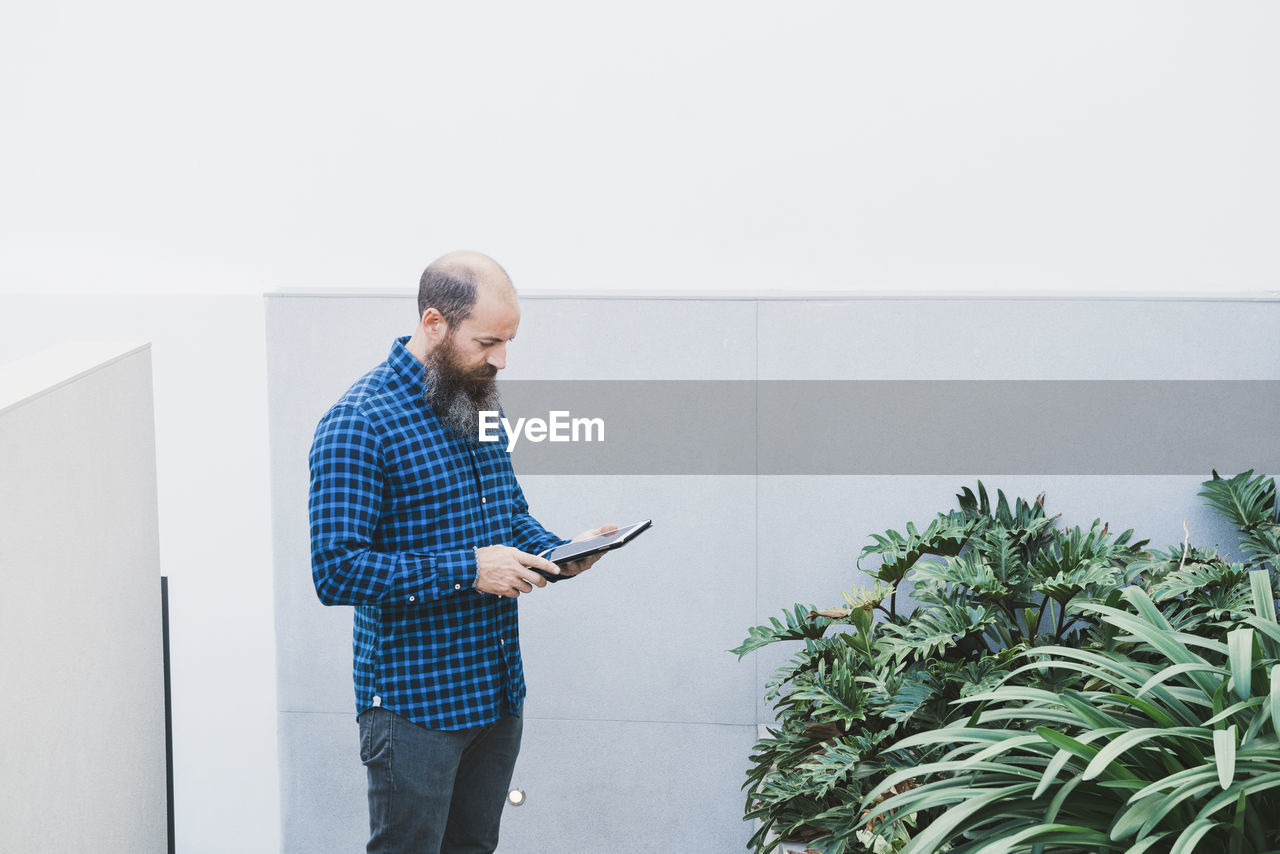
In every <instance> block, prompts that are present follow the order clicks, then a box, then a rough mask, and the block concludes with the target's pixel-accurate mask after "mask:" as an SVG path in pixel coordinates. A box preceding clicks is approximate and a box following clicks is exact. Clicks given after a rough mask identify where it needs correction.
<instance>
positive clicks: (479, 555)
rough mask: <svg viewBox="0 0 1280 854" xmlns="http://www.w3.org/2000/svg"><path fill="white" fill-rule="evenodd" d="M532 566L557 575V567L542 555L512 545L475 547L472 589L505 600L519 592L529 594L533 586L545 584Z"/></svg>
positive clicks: (558, 572) (558, 568) (545, 581)
mask: <svg viewBox="0 0 1280 854" xmlns="http://www.w3.org/2000/svg"><path fill="white" fill-rule="evenodd" d="M534 569H541V570H543V571H544V572H549V573H551V574H552V575H559V574H560V567H558V566H556V565H555V564H554V563H552V562H551V561H549V560H547V559H546V558H543V557H538V556H537V555H531V554H529V553H528V552H522V551H520V550H519V549H517V548H514V547H512V546H485V547H484V548H482V549H476V590H479V591H480V592H481V593H489V594H491V595H493V596H503V597H506V598H508V599H514V598H515V597H517V596H519V595H520V594H521V593H532V592H533V588H534V587H546V586H547V579H545V578H543V577H542V576H541V575H539V574H538V573H536V572H534V571H533V570H534Z"/></svg>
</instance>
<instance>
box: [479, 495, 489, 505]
mask: <svg viewBox="0 0 1280 854" xmlns="http://www.w3.org/2000/svg"><path fill="white" fill-rule="evenodd" d="M480 503H481V504H488V503H489V499H487V498H485V497H484V496H483V495H481V496H480Z"/></svg>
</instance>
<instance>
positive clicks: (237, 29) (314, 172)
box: [0, 0, 1280, 293]
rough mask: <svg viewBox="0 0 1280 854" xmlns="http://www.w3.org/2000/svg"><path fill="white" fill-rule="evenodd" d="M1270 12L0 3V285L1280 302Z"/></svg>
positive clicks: (1002, 5) (1013, 4)
mask: <svg viewBox="0 0 1280 854" xmlns="http://www.w3.org/2000/svg"><path fill="white" fill-rule="evenodd" d="M1278 31H1280V5H1277V4H1275V3H1273V2H1269V0H1247V1H1246V2H1219V3H1203V2H1193V0H1173V1H1172V2H1170V0H1145V2H1128V3H1111V2H1101V0H1076V2H1070V3H1065V2H1063V3H1024V2H1019V0H998V2H970V3H952V2H947V0H926V2H913V3H892V4H886V3H877V2H869V0H863V1H862V2H850V0H825V2H804V3H795V4H788V5H780V4H776V3H760V2H701V3H689V2H676V0H654V2H648V3H643V4H638V3H637V4H628V5H626V6H621V5H620V4H611V3H605V4H601V3H588V2H581V0H579V2H564V0H561V2H543V3H519V2H515V0H490V2H475V3H444V2H406V0H395V2H387V3H378V4H371V5H365V6H356V5H353V4H345V3H333V2H321V3H304V2H300V0H275V2H268V3H261V2H257V0H255V2H247V1H246V0H231V2H227V3H219V4H198V5H193V4H174V3H166V2H161V0H123V2H118V3H110V4H101V3H89V2H86V0H68V2H60V3H37V4H25V5H17V6H14V8H13V9H11V10H9V11H8V12H7V14H6V21H5V25H4V26H3V27H0V77H2V78H3V79H4V80H6V86H5V87H4V88H3V89H2V90H0V116H3V119H2V121H3V122H4V123H5V127H4V132H3V133H0V164H3V165H2V166H0V169H3V170H5V172H6V173H7V174H5V175H4V177H3V184H4V185H5V188H6V189H5V193H4V195H5V197H6V199H5V202H4V203H3V210H2V211H0V289H4V290H7V291H13V290H18V291H22V290H30V289H49V288H53V289H58V290H84V289H88V290H93V291H100V290H101V291H116V290H146V291H172V290H182V291H197V292H203V291H214V292H240V293H243V292H254V293H256V292H260V291H262V290H264V289H269V288H270V287H274V286H286V287H287V286H294V285H303V286H339V287H342V288H344V289H349V288H351V287H359V286H367V285H373V286H381V287H387V286H404V285H409V284H411V283H412V282H413V281H414V280H415V277H416V275H417V274H418V272H420V270H421V268H422V266H423V264H424V262H425V260H426V259H428V258H429V257H431V256H433V255H435V254H437V253H439V252H442V251H444V250H446V249H449V248H454V247H458V246H472V247H475V248H481V249H485V250H488V251H490V252H492V253H493V254H494V255H495V256H496V257H497V258H499V259H500V260H502V261H503V262H504V263H505V264H507V265H508V266H509V267H510V268H511V270H512V272H513V273H515V274H516V276H517V283H518V284H519V285H521V286H523V287H525V288H527V289H553V290H587V291H592V292H595V291H601V290H619V289H637V288H642V289H669V290H677V291H678V290H686V289H691V288H692V289H699V290H708V289H732V290H739V291H741V290H784V291H789V290H802V291H813V290H837V291H842V290H850V289H855V290H900V289H920V290H925V291H957V290H958V291H975V290H976V291H987V290H992V289H995V290H1005V289H1015V290H1032V291H1043V290H1053V291H1059V290H1063V289H1069V290H1073V291H1079V290H1098V289H1102V288H1119V289H1123V290H1137V291H1146V292H1165V291H1169V290H1188V289H1189V290H1194V291H1215V292H1221V291H1231V292H1237V291H1250V292H1258V291H1265V290H1275V289H1277V288H1280V276H1278V271H1277V262H1276V256H1275V254H1274V252H1273V251H1272V248H1271V242H1272V237H1273V235H1275V234H1276V233H1280V202H1278V199H1280V160H1278V159H1277V158H1275V157H1274V156H1272V153H1273V152H1274V151H1277V150H1280V114H1278V113H1277V111H1276V110H1275V109H1274V97H1275V87H1274V81H1275V80H1277V79H1280V52H1277V51H1276V50H1274V45H1275V39H1276V35H1277V32H1278Z"/></svg>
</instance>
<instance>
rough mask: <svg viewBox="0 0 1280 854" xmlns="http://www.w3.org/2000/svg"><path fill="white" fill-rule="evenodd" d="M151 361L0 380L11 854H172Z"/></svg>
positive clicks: (54, 355)
mask: <svg viewBox="0 0 1280 854" xmlns="http://www.w3.org/2000/svg"><path fill="white" fill-rule="evenodd" d="M151 412H152V410H151V359H150V353H149V351H148V348H147V347H146V346H145V345H143V346H139V345H136V344H135V345H127V346H121V345H93V346H80V347H75V348H68V347H64V348H61V349H60V350H56V351H47V352H45V353H43V354H41V355H40V356H37V357H33V358H31V359H28V360H25V361H23V362H21V363H17V364H13V365H7V366H4V367H3V368H0V685H3V690H2V691H0V731H3V733H4V736H3V741H2V742H0V851H5V852H11V854H39V852H46V851H86V852H87V851H93V852H97V854H163V852H165V851H166V850H168V846H167V842H166V836H167V827H168V822H167V818H168V811H167V808H166V807H167V801H166V794H165V728H164V667H163V655H162V649H163V647H162V633H161V606H160V603H161V596H160V568H159V555H158V547H157V534H156V528H157V522H156V476H155V471H156V470H155V459H156V457H155V432H154V429H153V426H152V416H151Z"/></svg>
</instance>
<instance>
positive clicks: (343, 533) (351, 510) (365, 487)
mask: <svg viewBox="0 0 1280 854" xmlns="http://www.w3.org/2000/svg"><path fill="white" fill-rule="evenodd" d="M310 465H311V493H310V501H309V511H310V517H311V576H312V580H313V581H314V582H315V587H316V595H317V596H319V597H320V601H321V602H323V603H324V604H326V605H378V606H382V605H389V604H392V603H399V604H400V605H403V606H412V605H414V604H416V603H418V602H420V601H422V600H428V599H438V598H440V597H442V596H446V595H448V594H450V593H454V592H456V591H459V590H464V589H470V588H471V587H472V586H473V585H474V583H475V577H476V560H475V553H474V552H473V551H472V550H471V549H444V550H441V551H436V552H431V553H419V552H381V551H375V550H374V549H373V534H374V531H375V530H376V529H377V526H378V520H379V518H380V516H381V512H382V498H383V490H384V489H385V486H386V482H385V475H384V471H383V455H382V448H381V442H380V441H379V439H378V436H377V434H376V433H375V431H374V429H373V427H372V426H371V425H370V424H369V420H368V419H367V418H366V417H365V416H364V415H363V414H362V413H361V412H360V411H359V410H358V409H357V408H355V407H351V406H338V407H335V408H334V409H332V410H330V411H329V413H328V414H327V415H325V417H324V418H323V419H321V421H320V425H319V426H318V427H317V428H316V435H315V440H314V442H313V443H312V445H311V455H310Z"/></svg>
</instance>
